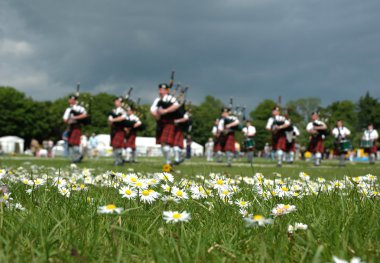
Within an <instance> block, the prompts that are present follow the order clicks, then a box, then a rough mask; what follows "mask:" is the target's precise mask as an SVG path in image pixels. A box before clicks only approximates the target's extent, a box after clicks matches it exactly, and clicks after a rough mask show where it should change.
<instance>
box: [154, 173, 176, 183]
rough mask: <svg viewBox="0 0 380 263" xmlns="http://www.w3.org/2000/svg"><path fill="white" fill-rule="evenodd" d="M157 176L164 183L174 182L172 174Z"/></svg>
mask: <svg viewBox="0 0 380 263" xmlns="http://www.w3.org/2000/svg"><path fill="white" fill-rule="evenodd" d="M156 176H157V177H158V179H160V180H161V181H164V182H171V183H172V182H173V181H174V176H173V175H172V174H171V173H159V174H156Z"/></svg>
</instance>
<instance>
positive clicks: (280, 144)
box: [272, 134, 286, 151]
mask: <svg viewBox="0 0 380 263" xmlns="http://www.w3.org/2000/svg"><path fill="white" fill-rule="evenodd" d="M275 137H277V138H276V139H275ZM275 137H274V136H272V145H273V150H275V151H277V150H282V151H286V135H285V134H277V135H276V136H275Z"/></svg>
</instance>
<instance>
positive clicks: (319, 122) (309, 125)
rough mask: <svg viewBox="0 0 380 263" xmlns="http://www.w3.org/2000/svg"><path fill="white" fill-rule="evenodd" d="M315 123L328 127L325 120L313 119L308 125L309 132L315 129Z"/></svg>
mask: <svg viewBox="0 0 380 263" xmlns="http://www.w3.org/2000/svg"><path fill="white" fill-rule="evenodd" d="M314 123H316V124H318V125H321V126H322V125H323V126H325V127H326V124H325V123H324V122H323V121H320V120H316V121H311V122H309V123H308V124H307V126H306V131H308V132H311V131H313V130H314V127H315V126H314Z"/></svg>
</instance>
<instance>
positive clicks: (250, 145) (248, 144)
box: [244, 139, 255, 150]
mask: <svg viewBox="0 0 380 263" xmlns="http://www.w3.org/2000/svg"><path fill="white" fill-rule="evenodd" d="M254 146H255V142H254V141H253V140H252V139H245V140H244V148H245V149H247V150H249V149H253V147H254Z"/></svg>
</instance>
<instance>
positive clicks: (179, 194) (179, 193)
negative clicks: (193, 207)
mask: <svg viewBox="0 0 380 263" xmlns="http://www.w3.org/2000/svg"><path fill="white" fill-rule="evenodd" d="M175 194H176V195H177V196H181V197H182V196H183V192H182V191H181V190H178V191H177V192H176V193H175Z"/></svg>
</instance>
